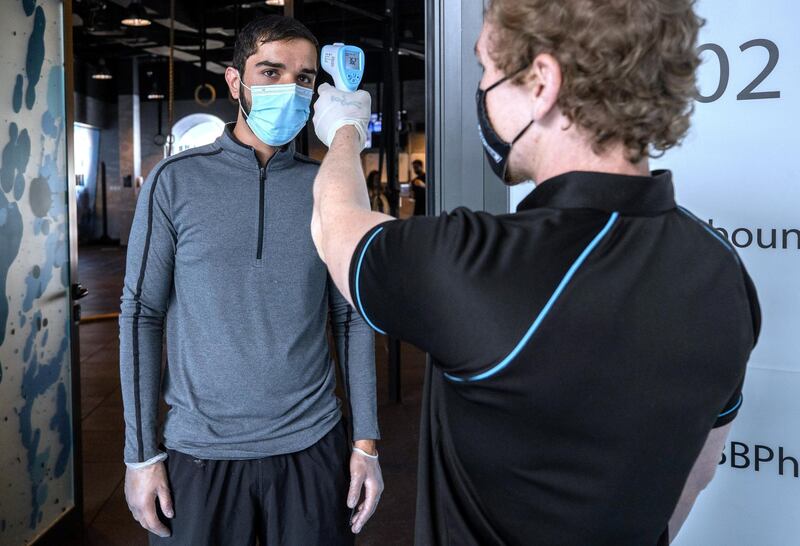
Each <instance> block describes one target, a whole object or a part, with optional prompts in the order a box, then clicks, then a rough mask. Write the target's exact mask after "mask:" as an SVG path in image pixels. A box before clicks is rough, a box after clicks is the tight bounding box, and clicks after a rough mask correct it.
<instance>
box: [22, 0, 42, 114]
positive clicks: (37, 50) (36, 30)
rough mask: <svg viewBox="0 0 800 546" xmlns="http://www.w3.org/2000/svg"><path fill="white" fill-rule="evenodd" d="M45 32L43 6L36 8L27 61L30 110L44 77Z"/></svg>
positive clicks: (26, 100)
mask: <svg viewBox="0 0 800 546" xmlns="http://www.w3.org/2000/svg"><path fill="white" fill-rule="evenodd" d="M44 30H45V16H44V10H43V9H42V6H37V7H36V14H35V15H34V16H33V30H32V31H31V36H30V38H29V39H28V56H27V58H26V60H25V73H26V74H27V75H28V89H27V91H26V93H25V106H27V107H28V110H31V109H33V105H34V104H36V84H38V83H39V78H40V77H41V76H42V64H44Z"/></svg>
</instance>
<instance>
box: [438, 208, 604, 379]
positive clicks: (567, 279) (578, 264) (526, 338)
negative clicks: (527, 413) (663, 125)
mask: <svg viewBox="0 0 800 546" xmlns="http://www.w3.org/2000/svg"><path fill="white" fill-rule="evenodd" d="M617 218H619V213H618V212H613V213H612V214H611V217H610V218H609V219H608V222H607V223H606V225H605V227H603V229H602V230H600V233H598V234H597V235H596V236H595V238H594V239H592V242H591V243H589V246H587V247H586V248H585V249H584V250H583V252H582V253H581V255H580V256H578V259H577V260H575V262H574V263H573V264H572V266H571V267H570V268H569V269H568V270H567V273H566V274H565V275H564V278H563V279H561V282H560V283H558V286H557V287H556V289H555V291H554V292H553V294H552V295H551V296H550V299H549V300H547V303H546V304H545V306H544V307H543V308H542V310H541V311H540V312H539V316H537V317H536V320H534V321H533V324H531V326H530V328H528V331H527V332H526V333H525V335H524V336H523V337H522V339H521V340H520V341H519V343H517V346H516V347H514V350H513V351H511V353H509V355H508V356H507V357H505V358H504V359H503V360H502V361H500V363H498V364H496V365H495V366H493V367H492V368H490V369H488V370H486V371H485V372H482V373H479V374H478V375H474V376H472V377H468V378H466V379H463V378H460V377H456V376H453V375H450V374H447V373H446V374H444V375H445V377H447V378H448V379H450V380H451V381H456V382H466V381H480V380H482V379H486V378H487V377H491V376H493V375H494V374H496V373H498V372H499V371H500V370H502V369H503V368H505V367H506V366H508V365H509V364H510V363H511V361H512V360H514V359H515V358H516V357H517V356H518V355H519V353H520V352H521V351H522V349H524V348H525V345H527V344H528V342H529V341H530V339H531V337H533V334H534V333H536V330H538V329H539V325H541V323H542V321H544V319H545V317H546V316H547V314H548V313H549V312H550V309H552V307H553V305H554V304H555V302H556V300H557V299H558V297H559V296H560V295H561V293H562V292H563V291H564V289H565V288H566V286H567V284H569V282H570V281H571V280H572V277H574V276H575V273H576V272H577V271H578V269H579V268H580V267H581V266H582V265H583V262H585V261H586V258H587V257H588V256H589V254H591V252H592V251H593V250H594V249H595V247H597V245H599V244H600V241H602V240H603V238H604V237H605V236H606V235H607V234H608V232H609V231H611V228H612V226H613V225H614V223H615V222H616V221H617Z"/></svg>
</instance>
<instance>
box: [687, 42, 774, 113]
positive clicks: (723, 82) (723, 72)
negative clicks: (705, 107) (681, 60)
mask: <svg viewBox="0 0 800 546" xmlns="http://www.w3.org/2000/svg"><path fill="white" fill-rule="evenodd" d="M752 47H763V48H764V49H766V50H767V51H768V52H769V59H768V60H767V65H766V66H765V67H764V69H763V70H762V71H761V72H760V73H759V74H758V75H757V76H756V77H755V79H754V80H753V81H751V82H750V83H749V84H748V85H747V87H745V88H744V89H742V90H741V91H740V92H739V94H738V95H736V100H763V99H779V98H781V92H780V91H756V88H757V87H758V86H759V85H761V83H762V82H763V81H764V80H766V79H767V77H768V76H769V75H770V74H771V73H772V71H773V70H774V69H775V67H776V66H778V60H779V59H780V50H779V49H778V45H777V44H776V43H775V42H773V41H772V40H767V39H765V38H757V39H755V40H750V41H749V42H745V43H743V44H742V45H740V46H739V50H740V51H742V52H744V51H747V50H748V49H750V48H752ZM704 51H711V52H713V53H714V54H715V55H716V56H717V59H718V60H719V83H718V84H717V89H716V91H714V92H713V93H712V94H711V95H707V96H706V95H703V94H701V93H700V92H698V93H697V97H696V98H697V101H698V102H702V103H709V102H714V101H716V100H719V99H720V98H721V97H722V95H724V94H725V91H727V89H728V82H729V80H730V75H731V65H730V60H729V58H728V54H727V53H726V52H725V50H724V49H723V48H722V46H721V45H719V44H714V43H708V44H703V45H701V46H700V47H698V48H697V52H698V53H699V54H702V53H703V52H704Z"/></svg>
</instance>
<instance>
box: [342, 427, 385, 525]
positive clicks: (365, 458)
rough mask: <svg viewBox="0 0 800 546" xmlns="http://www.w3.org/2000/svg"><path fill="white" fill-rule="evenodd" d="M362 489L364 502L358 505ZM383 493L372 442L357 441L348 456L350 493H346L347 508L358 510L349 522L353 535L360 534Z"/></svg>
mask: <svg viewBox="0 0 800 546" xmlns="http://www.w3.org/2000/svg"><path fill="white" fill-rule="evenodd" d="M362 487H363V488H364V490H365V494H364V500H363V501H362V502H361V504H358V501H359V498H360V496H361V488H362ZM382 492H383V476H382V475H381V466H380V464H378V453H377V451H376V450H375V443H374V442H372V441H359V442H356V443H355V446H354V448H353V454H352V455H351V456H350V491H349V492H348V493H347V506H348V507H349V508H356V505H358V508H357V509H356V511H355V514H354V515H353V517H352V519H351V520H350V525H351V526H352V527H351V529H352V531H353V532H354V533H356V534H357V533H360V532H361V529H363V528H364V525H366V523H367V521H369V518H371V517H372V514H374V513H375V509H376V508H377V507H378V501H379V500H380V498H381V493H382Z"/></svg>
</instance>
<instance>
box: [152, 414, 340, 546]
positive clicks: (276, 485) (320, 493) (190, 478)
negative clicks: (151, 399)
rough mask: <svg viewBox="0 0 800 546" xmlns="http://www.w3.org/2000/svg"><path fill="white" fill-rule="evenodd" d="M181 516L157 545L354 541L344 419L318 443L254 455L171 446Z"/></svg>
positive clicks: (171, 479)
mask: <svg viewBox="0 0 800 546" xmlns="http://www.w3.org/2000/svg"><path fill="white" fill-rule="evenodd" d="M167 451H168V453H169V457H168V458H167V460H166V461H165V462H166V465H167V474H168V476H169V483H170V489H171V491H172V500H173V504H174V508H175V517H174V518H172V519H167V518H166V517H164V515H163V514H162V513H161V511H160V510H159V517H160V518H161V520H162V521H164V522H165V523H166V525H167V526H168V527H170V529H171V530H172V536H171V537H168V538H160V537H158V536H156V535H154V534H152V533H150V544H151V545H159V546H161V545H182V546H204V545H208V546H212V545H213V546H223V545H231V546H248V545H253V544H256V539H258V543H259V544H260V545H261V546H273V545H276V546H277V545H287V546H288V545H291V546H295V545H303V546H306V545H317V544H320V545H325V546H328V545H331V546H335V545H352V544H353V541H354V536H353V534H352V532H351V531H350V525H349V519H350V512H351V511H350V509H349V508H347V489H348V486H349V480H350V472H349V460H350V446H349V443H348V440H347V433H346V429H345V426H344V423H343V422H341V421H340V422H339V423H338V424H337V425H336V426H335V427H334V428H333V430H331V431H330V432H329V433H328V434H327V435H325V436H324V437H323V438H322V439H321V440H320V441H319V442H317V443H316V444H314V445H313V446H311V447H309V448H308V449H305V450H303V451H299V452H297V453H290V454H287V455H276V456H273V457H265V458H263V459H253V460H205V459H195V458H194V457H192V456H191V455H186V454H184V453H180V452H177V451H172V450H167Z"/></svg>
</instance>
